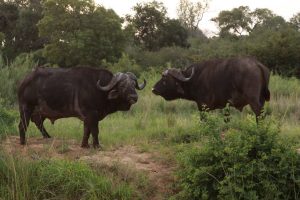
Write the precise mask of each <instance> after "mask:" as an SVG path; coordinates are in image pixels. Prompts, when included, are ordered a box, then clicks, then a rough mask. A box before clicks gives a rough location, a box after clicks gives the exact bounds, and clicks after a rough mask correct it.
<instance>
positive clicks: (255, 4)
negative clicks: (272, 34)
mask: <svg viewBox="0 0 300 200" xmlns="http://www.w3.org/2000/svg"><path fill="white" fill-rule="evenodd" d="M95 1H96V2H97V3H98V4H101V5H103V6H104V7H105V8H111V9H113V10H114V11H115V12H116V13H117V14H118V15H119V16H121V17H124V16H125V15H126V14H132V13H133V11H132V8H133V7H134V6H135V5H136V4H137V3H142V2H151V1H152V0H95ZM158 1H159V2H163V3H164V6H165V7H166V9H167V11H168V16H169V17H170V18H177V7H178V5H179V0H158ZM193 1H196V0H193ZM239 6H249V7H250V9H251V10H254V9H256V8H268V9H270V10H272V11H273V12H274V13H275V14H277V15H280V16H282V17H284V18H285V19H286V20H289V19H290V18H291V17H292V16H293V15H294V14H296V13H298V12H300V0H211V1H210V3H209V9H208V11H207V12H206V13H205V14H204V17H203V19H202V21H201V22H200V24H199V28H200V29H201V30H203V31H204V33H206V34H208V35H212V34H213V33H217V32H218V29H217V27H216V25H215V23H214V22H212V21H210V19H211V18H214V17H216V16H217V15H218V14H219V12H220V11H222V10H231V9H233V8H236V7H239Z"/></svg>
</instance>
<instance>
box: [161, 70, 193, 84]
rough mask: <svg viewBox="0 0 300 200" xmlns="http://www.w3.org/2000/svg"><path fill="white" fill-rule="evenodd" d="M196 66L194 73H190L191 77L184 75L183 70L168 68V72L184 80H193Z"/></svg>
mask: <svg viewBox="0 0 300 200" xmlns="http://www.w3.org/2000/svg"><path fill="white" fill-rule="evenodd" d="M194 72H195V71H194V68H192V73H191V75H190V77H184V75H183V74H182V72H179V71H177V70H176V71H175V70H168V71H167V73H168V74H170V75H171V76H173V77H174V78H176V79H178V80H180V81H183V82H187V81H189V80H191V78H192V77H193V76H194Z"/></svg>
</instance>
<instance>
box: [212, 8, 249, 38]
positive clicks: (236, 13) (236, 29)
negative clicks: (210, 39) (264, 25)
mask: <svg viewBox="0 0 300 200" xmlns="http://www.w3.org/2000/svg"><path fill="white" fill-rule="evenodd" d="M212 21H214V22H216V23H217V24H218V26H219V27H220V29H221V30H220V36H221V37H224V36H225V35H227V34H237V35H239V36H241V35H242V34H245V33H248V32H249V31H250V30H251V27H250V25H251V22H252V21H251V16H250V9H249V7H248V6H240V7H238V8H234V9H232V10H231V11H221V12H220V13H219V15H218V17H216V18H213V19H212Z"/></svg>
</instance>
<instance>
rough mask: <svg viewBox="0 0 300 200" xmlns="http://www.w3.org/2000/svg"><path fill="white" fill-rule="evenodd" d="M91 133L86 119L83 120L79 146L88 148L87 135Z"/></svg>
mask: <svg viewBox="0 0 300 200" xmlns="http://www.w3.org/2000/svg"><path fill="white" fill-rule="evenodd" d="M90 134H91V130H90V126H89V123H88V122H87V121H84V133H83V138H82V142H81V147H82V148H90V145H89V137H90Z"/></svg>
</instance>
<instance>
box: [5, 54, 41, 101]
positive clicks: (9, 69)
mask: <svg viewBox="0 0 300 200" xmlns="http://www.w3.org/2000/svg"><path fill="white" fill-rule="evenodd" d="M0 65H1V66H0V99H2V100H3V104H5V105H13V104H15V103H16V101H17V88H18V85H19V83H20V81H21V80H22V79H23V78H24V77H25V74H27V73H28V72H29V71H31V70H32V68H34V67H36V65H37V63H35V62H34V61H33V58H32V55H31V54H22V55H20V56H18V57H17V58H16V59H15V60H14V62H12V63H11V64H8V65H6V64H5V62H4V60H3V59H2V61H1V62H0Z"/></svg>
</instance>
